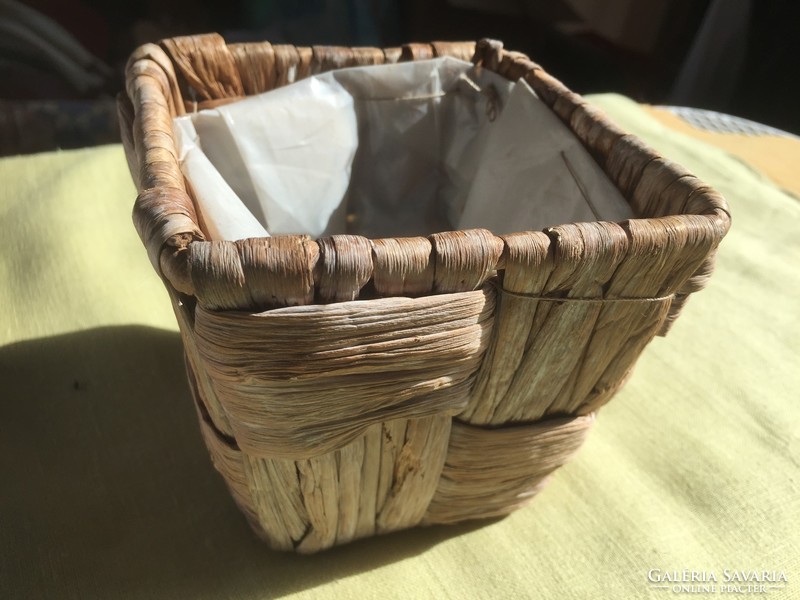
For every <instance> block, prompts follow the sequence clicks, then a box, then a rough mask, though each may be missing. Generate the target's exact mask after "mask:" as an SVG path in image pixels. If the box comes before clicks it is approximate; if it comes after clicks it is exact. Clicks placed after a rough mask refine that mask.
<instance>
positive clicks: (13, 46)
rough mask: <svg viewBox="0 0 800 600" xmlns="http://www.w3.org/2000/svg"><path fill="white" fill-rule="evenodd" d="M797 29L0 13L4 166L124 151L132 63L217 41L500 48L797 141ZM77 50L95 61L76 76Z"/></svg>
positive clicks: (603, 8)
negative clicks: (61, 152) (119, 97)
mask: <svg viewBox="0 0 800 600" xmlns="http://www.w3.org/2000/svg"><path fill="white" fill-rule="evenodd" d="M33 11H36V13H33ZM32 15H36V16H32ZM41 15H44V16H46V17H47V18H48V19H50V20H52V21H54V22H55V23H57V24H58V26H59V27H60V28H61V30H60V31H56V32H54V31H53V29H52V28H49V27H48V26H46V25H47V21H41V19H40V16H41ZM42 23H45V25H42ZM798 25H800V2H796V1H795V0H604V1H603V2H596V1H594V0H550V1H542V0H408V1H402V0H338V1H333V0H308V1H298V0H227V1H224V2H200V1H190V0H144V1H141V2H131V3H121V2H117V1H112V0H27V1H26V2H19V1H18V0H0V154H6V155H7V154H18V153H25V152H38V151H42V150H48V149H53V148H56V147H61V148H70V147H80V146H86V145H93V144H99V143H109V142H114V141H117V140H118V133H117V130H116V121H115V119H116V117H115V108H114V96H115V95H116V93H117V92H118V91H119V90H120V89H122V86H123V68H124V65H125V61H126V59H127V57H128V55H129V54H130V53H131V51H132V50H133V49H134V48H135V47H136V46H138V45H140V44H142V43H145V42H155V41H158V40H159V39H162V38H165V37H171V36H176V35H185V34H192V33H202V32H208V31H218V32H220V33H222V34H223V35H224V36H225V38H226V40H227V41H228V42H238V41H255V40H269V41H272V42H276V43H294V44H297V45H314V44H333V45H368V46H395V45H400V44H402V43H404V42H408V41H430V40H460V39H478V38H481V37H493V38H497V39H501V40H503V41H504V43H505V46H506V47H507V48H510V49H514V50H520V51H522V52H525V53H527V54H528V55H529V56H530V57H531V58H532V59H533V60H535V61H537V62H539V63H541V64H542V65H543V66H544V67H545V68H546V69H547V70H548V71H549V72H550V73H552V74H553V75H555V76H556V77H558V78H559V79H561V80H562V81H563V82H564V83H565V84H566V85H567V86H568V87H570V88H572V89H573V90H575V91H577V92H579V93H582V94H586V93H593V92H618V93H621V94H625V95H627V96H630V97H632V98H634V99H635V100H638V101H640V102H646V103H651V104H672V105H681V106H693V107H697V108H706V109H712V110H718V111H721V112H726V113H730V114H734V115H737V116H741V117H745V118H748V119H752V120H754V121H758V122H761V123H764V124H767V125H771V126H773V127H777V128H780V129H784V130H787V131H790V132H793V133H800V115H799V114H798V109H797V105H798V101H797V99H798V96H800V94H799V93H798V92H800V89H799V88H800V85H799V83H798V79H799V78H798V73H800V69H799V68H798V64H797V63H798V56H800V41H798V33H800V27H798ZM65 38H72V40H71V41H70V42H68V43H67V42H65V41H64V39H65ZM75 43H77V44H79V45H80V46H82V47H83V48H85V50H87V51H88V53H89V54H83V55H80V56H79V57H78V58H77V59H75V56H74V52H73V53H72V54H73V56H72V58H71V60H72V64H68V63H69V60H66V61H65V60H64V59H69V58H70V51H69V48H71V47H72V46H70V44H75ZM65 44H66V45H65ZM89 55H91V57H93V58H92V59H91V60H90V59H88V58H86V57H87V56H89ZM75 63H77V67H76V64H75Z"/></svg>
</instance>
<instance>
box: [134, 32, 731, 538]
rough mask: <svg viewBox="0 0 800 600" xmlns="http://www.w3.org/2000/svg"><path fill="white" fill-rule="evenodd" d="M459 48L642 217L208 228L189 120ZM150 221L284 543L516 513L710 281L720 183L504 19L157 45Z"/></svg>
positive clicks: (251, 482) (247, 495)
mask: <svg viewBox="0 0 800 600" xmlns="http://www.w3.org/2000/svg"><path fill="white" fill-rule="evenodd" d="M438 56H454V57H456V58H460V59H463V60H471V61H472V62H473V63H475V64H477V65H482V66H483V67H484V68H487V69H491V70H493V71H495V72H496V73H498V74H500V75H502V76H504V77H506V78H508V79H511V80H514V81H516V80H519V79H524V80H525V81H526V82H527V83H528V85H530V86H531V88H532V89H533V90H534V91H535V93H536V94H537V95H538V96H539V98H540V99H541V100H542V101H543V102H544V103H545V104H546V105H547V107H549V108H550V109H551V110H552V111H553V112H554V113H555V114H556V115H557V116H558V117H559V118H560V119H561V120H562V121H563V123H565V124H566V125H567V126H568V127H569V129H570V130H571V132H572V133H573V134H574V135H575V136H576V137H577V138H578V139H579V140H580V141H581V143H582V144H583V146H584V147H585V148H586V149H587V150H588V151H589V153H590V154H591V155H592V157H593V158H594V159H595V161H596V162H597V163H598V164H599V165H600V167H602V169H603V170H604V172H605V173H606V174H607V176H608V177H609V179H610V180H611V181H612V182H613V183H614V185H615V186H616V187H617V188H618V189H619V191H620V192H621V194H622V195H623V196H624V198H625V199H626V200H627V201H628V203H629V204H630V207H631V209H632V212H633V214H634V215H635V218H632V219H628V220H626V221H623V222H605V221H596V222H583V223H566V224H563V225H560V226H556V227H551V228H548V229H546V230H544V231H523V232H519V233H513V234H509V235H502V236H497V235H495V234H493V233H492V232H490V231H487V230H483V229H471V230H463V231H445V232H441V233H435V234H433V235H429V236H425V237H410V238H392V239H368V238H366V237H360V236H355V235H333V236H331V237H327V238H322V239H310V238H309V237H308V236H301V235H292V236H277V237H269V238H259V239H244V240H238V241H208V239H207V238H208V236H207V235H206V234H205V233H204V225H203V223H202V219H200V218H199V217H198V214H199V213H198V211H197V210H196V207H195V204H194V202H193V198H192V192H191V188H190V186H187V183H186V181H185V180H184V176H183V175H182V173H181V169H180V166H179V162H178V160H177V158H176V157H177V153H176V146H175V138H174V134H173V129H172V119H173V118H174V117H176V116H179V115H183V114H186V113H189V112H193V111H196V110H198V109H201V108H204V107H213V106H218V105H220V104H224V103H227V102H231V101H234V100H237V99H240V98H242V97H245V96H248V95H252V94H258V93H262V92H265V91H268V90H270V89H273V88H276V87H278V86H282V85H285V84H287V83H290V82H292V81H295V80H298V79H301V78H303V77H306V76H309V75H311V74H315V73H320V72H323V71H327V70H331V69H338V68H342V67H347V66H354V65H371V64H382V63H391V62H397V61H408V60H418V59H427V58H432V57H438ZM119 113H120V123H121V130H122V137H123V142H124V146H125V150H126V155H127V158H128V162H129V166H130V170H131V173H132V175H133V179H134V181H135V183H136V186H137V188H138V191H139V195H138V197H137V199H136V203H135V207H134V211H133V220H134V223H135V226H136V229H137V231H138V233H139V235H140V237H141V239H142V241H143V242H144V245H145V247H146V249H147V253H148V255H149V258H150V260H151V262H152V264H153V267H154V268H155V270H156V271H157V272H158V274H159V275H160V277H161V278H162V279H163V282H164V284H165V286H166V288H167V290H168V292H169V296H170V298H171V300H172V305H173V309H174V311H175V314H176V317H177V320H178V323H179V326H180V331H181V335H182V339H183V343H184V348H185V357H186V369H187V373H188V379H189V384H190V387H191V390H192V392H193V395H194V399H195V402H196V407H197V413H198V416H199V423H200V429H201V432H202V436H203V439H204V440H205V443H206V445H207V447H208V450H209V452H210V454H211V458H212V460H213V463H214V465H215V467H216V469H217V470H218V471H219V472H220V473H221V474H222V476H223V477H224V479H225V482H226V483H227V486H228V488H229V489H230V492H231V494H232V496H233V499H234V500H235V502H236V503H237V505H238V506H239V508H240V509H241V511H242V512H243V513H244V514H245V516H246V517H247V519H248V521H249V522H250V524H251V525H252V527H253V529H254V530H255V531H256V532H257V533H258V534H259V535H260V536H261V537H262V538H263V539H265V540H266V541H267V542H268V543H269V544H270V545H271V546H272V547H274V548H276V549H282V550H294V551H298V552H315V551H319V550H321V549H325V548H329V547H332V546H334V545H338V544H343V543H346V542H349V541H351V540H355V539H358V538H363V537H367V536H372V535H376V534H381V533H386V532H391V531H395V530H399V529H403V528H408V527H412V526H416V525H420V524H436V523H454V522H458V521H462V520H468V519H477V518H485V517H492V516H498V515H504V514H507V513H509V512H511V511H513V510H515V509H517V508H519V507H521V506H523V505H524V504H526V503H527V502H528V501H529V500H530V499H531V498H532V497H533V496H534V495H535V494H536V493H537V492H538V491H539V490H540V489H541V488H542V487H543V485H544V484H545V482H546V480H547V478H548V477H549V476H550V474H551V473H553V471H555V470H556V469H557V468H558V467H559V466H561V465H563V464H564V463H565V462H566V461H567V460H568V459H569V458H570V457H571V456H572V455H573V454H574V453H575V452H576V450H577V449H578V448H579V447H580V445H581V443H582V442H583V440H584V438H585V436H586V434H587V432H588V430H589V428H590V426H591V424H592V422H593V420H594V418H595V414H596V413H597V411H598V409H600V408H601V407H602V406H603V405H604V404H605V403H606V402H608V401H609V400H610V399H611V397H612V396H613V395H614V394H615V393H616V392H617V390H619V389H620V387H621V386H622V385H623V383H624V382H625V381H626V379H627V378H628V376H629V375H630V373H631V370H632V368H633V366H634V363H635V362H636V359H637V357H638V356H639V354H640V353H641V352H642V350H643V349H644V347H645V346H646V345H647V344H648V342H649V341H650V340H651V339H652V338H653V337H654V336H655V335H664V334H665V333H666V332H667V330H668V329H669V327H670V325H671V323H672V322H673V321H674V320H675V318H676V317H677V316H678V314H679V312H680V311H681V309H682V308H683V306H684V304H685V303H686V300H687V298H688V297H689V295H690V294H692V293H693V292H696V291H698V290H700V289H701V288H702V287H703V286H704V285H705V283H706V282H707V280H708V278H709V276H710V274H711V271H712V269H713V261H714V255H715V252H716V249H717V246H718V244H719V243H720V241H721V239H722V238H723V236H724V235H725V233H726V232H727V230H728V228H729V226H730V214H729V210H728V207H727V204H726V202H725V200H724V199H723V198H722V196H721V195H720V194H719V193H717V192H716V191H714V190H713V189H711V188H710V187H709V186H707V185H706V184H704V183H703V182H702V181H700V180H699V179H697V178H696V177H695V176H693V175H692V174H691V173H689V172H688V171H686V170H685V169H684V168H683V167H681V166H680V165H678V164H675V163H673V162H671V161H670V160H668V159H666V158H664V157H662V156H660V155H659V154H658V153H656V152H655V151H654V150H652V149H651V148H649V147H648V146H647V145H645V144H644V143H642V142H641V141H640V140H639V139H637V138H636V137H635V136H633V135H630V134H626V133H625V132H624V131H622V130H620V129H619V128H618V127H617V126H615V125H614V124H613V123H611V122H610V121H609V120H608V119H607V118H606V117H605V116H604V115H603V114H602V112H600V111H599V110H597V109H596V108H593V107H592V106H590V105H589V104H587V103H586V102H585V101H584V100H583V99H582V98H581V97H580V96H579V95H577V94H575V93H573V92H571V91H570V90H569V89H567V88H566V87H565V86H564V85H563V84H562V83H560V82H559V81H558V80H556V79H554V78H553V77H551V76H550V75H548V74H547V72H545V71H544V69H542V67H540V66H539V65H537V64H536V63H534V62H531V60H530V59H528V57H527V56H525V55H523V54H520V53H517V52H510V51H507V50H504V49H503V47H502V44H500V43H499V42H496V41H492V40H481V41H480V42H478V43H477V44H476V43H471V42H469V43H468V42H464V43H460V42H459V43H455V42H434V43H430V44H408V45H406V46H403V47H402V48H386V49H377V48H339V47H313V48H301V47H295V46H291V45H271V44H269V43H266V42H265V43H247V44H230V45H226V43H225V42H224V40H223V39H222V38H221V37H220V36H218V35H213V34H211V35H200V36H191V37H181V38H174V39H168V40H164V41H162V42H161V43H160V44H158V45H155V44H149V45H145V46H143V47H141V48H139V49H138V50H137V51H136V52H135V53H134V54H133V56H132V57H131V59H130V61H129V63H128V65H127V72H126V91H125V92H124V93H123V94H121V95H120V98H119Z"/></svg>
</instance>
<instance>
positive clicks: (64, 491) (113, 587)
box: [0, 326, 484, 599]
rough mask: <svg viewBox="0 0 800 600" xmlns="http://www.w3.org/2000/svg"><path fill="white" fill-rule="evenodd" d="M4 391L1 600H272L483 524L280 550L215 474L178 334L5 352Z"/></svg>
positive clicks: (47, 341) (36, 343)
mask: <svg viewBox="0 0 800 600" xmlns="http://www.w3.org/2000/svg"><path fill="white" fill-rule="evenodd" d="M0 390H2V391H1V392H0V393H1V394H2V399H1V400H0V409H1V410H2V413H3V419H2V425H0V444H1V445H2V450H0V478H2V481H3V487H4V490H3V492H2V494H0V515H2V518H0V555H2V559H3V560H2V562H3V563H5V564H4V567H5V568H4V569H3V570H4V571H5V573H4V574H3V577H0V597H4V598H8V597H59V598H69V597H83V598H85V597H97V598H115V597H126V598H131V597H140V596H141V597H148V598H160V597H163V598H198V599H199V598H222V597H237V598H255V597H258V598H266V597H272V598H276V597H280V596H283V595H285V594H289V593H292V592H297V591H300V590H303V589H309V588H313V587H315V586H317V585H320V584H322V583H325V582H327V581H331V580H334V579H339V578H343V577H347V576H349V575H354V574H357V573H361V572H365V571H369V570H372V569H375V568H378V567H380V566H381V565H384V564H387V563H390V562H393V561H397V560H401V559H403V558H406V557H409V556H413V555H415V554H419V553H422V552H424V551H425V550H427V549H428V548H430V547H432V546H433V545H435V544H437V543H439V542H442V541H444V540H446V539H448V538H450V537H453V536H457V535H461V534H463V533H465V532H467V531H471V530H473V529H476V528H477V527H480V526H482V525H483V524H484V523H478V524H469V525H463V526H451V527H431V528H419V529H414V530H410V531H405V532H400V533H396V534H392V535H390V536H385V537H380V538H373V539H370V540H363V541H360V542H356V543H354V544H350V545H348V546H344V547H342V548H339V549H334V550H333V551H329V552H325V553H322V554H318V555H315V556H310V557H304V556H297V555H292V554H284V553H276V552H272V551H270V550H269V549H267V548H266V546H265V545H264V544H263V543H262V542H260V541H259V540H258V539H257V538H256V537H255V535H254V534H252V533H251V531H250V529H249V528H248V526H247V524H246V522H245V520H244V517H243V516H242V515H240V513H239V512H238V510H237V509H236V507H235V505H234V504H233V501H232V500H231V499H230V497H229V495H228V492H227V489H226V488H225V486H224V484H223V482H222V479H221V477H219V476H218V475H217V473H216V472H215V471H214V469H213V467H212V465H211V461H210V459H209V457H208V454H207V452H206V449H205V447H204V446H203V443H202V441H201V438H200V433H199V430H198V426H197V422H196V416H195V409H194V407H193V405H192V399H191V396H190V394H189V390H188V388H187V385H186V381H185V376H184V370H183V357H182V349H181V341H180V337H179V335H178V334H177V333H175V332H171V331H164V330H159V329H152V328H147V327H140V326H124V327H106V328H98V329H91V330H87V331H82V332H78V333H71V334H66V335H60V336H56V337H52V338H44V339H37V340H31V341H25V342H19V343H16V344H11V345H8V346H5V347H2V348H0ZM6 586H8V588H7V589H5V588H6Z"/></svg>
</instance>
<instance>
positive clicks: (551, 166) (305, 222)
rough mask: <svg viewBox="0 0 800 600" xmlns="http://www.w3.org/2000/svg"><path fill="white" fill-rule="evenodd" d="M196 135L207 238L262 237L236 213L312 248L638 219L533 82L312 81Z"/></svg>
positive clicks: (398, 71) (202, 119)
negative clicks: (307, 240) (328, 240)
mask: <svg viewBox="0 0 800 600" xmlns="http://www.w3.org/2000/svg"><path fill="white" fill-rule="evenodd" d="M187 128H193V129H191V133H190V134H188V135H186V134H184V135H179V136H178V142H179V144H178V149H179V154H180V155H181V158H182V167H183V172H184V174H185V175H186V177H187V180H188V181H189V182H190V183H191V188H192V190H193V191H194V196H195V200H196V202H197V204H198V208H199V210H200V212H201V213H202V215H203V219H204V222H205V224H206V226H207V227H206V228H207V233H208V234H209V237H210V238H211V239H231V240H234V239H239V238H242V237H248V236H249V235H250V234H251V233H252V231H251V230H250V229H248V228H247V227H241V228H239V227H238V226H237V222H236V220H235V218H233V217H231V218H229V217H228V216H224V217H218V216H217V215H219V214H220V213H221V212H224V211H226V210H227V208H228V207H229V206H232V205H240V204H243V205H244V206H245V207H246V208H247V209H248V210H249V212H250V214H252V215H253V216H255V217H256V219H257V220H258V221H259V222H260V224H261V225H262V226H263V227H264V228H265V231H264V234H266V232H269V234H270V235H281V234H309V235H311V236H312V237H321V236H328V235H335V234H356V235H362V236H366V237H371V238H385V237H396V236H414V235H429V234H432V233H435V232H438V231H449V230H459V229H469V228H476V227H482V228H486V229H489V230H491V231H493V232H494V233H496V234H503V233H511V232H513V231H517V230H520V229H522V230H537V229H543V228H545V227H550V226H555V225H560V224H563V223H571V222H585V221H593V220H607V221H621V220H624V219H626V218H629V217H631V216H632V211H631V209H630V206H629V205H628V204H627V202H626V201H625V200H624V199H623V198H622V196H621V194H620V193H619V191H618V190H617V189H616V187H615V186H614V185H613V183H612V182H611V181H610V180H609V179H608V177H607V176H606V175H605V173H604V172H603V171H602V169H601V168H600V167H599V166H598V165H597V163H596V162H595V161H594V160H593V159H592V157H591V156H590V154H589V153H588V152H587V151H586V150H585V148H583V146H582V145H581V143H580V141H579V140H578V139H577V138H576V137H575V135H574V134H573V133H572V132H571V131H570V130H569V128H568V127H566V126H565V125H564V124H563V123H562V122H561V121H560V120H559V119H558V118H557V117H556V116H555V115H554V114H553V113H552V111H551V110H550V109H549V108H547V107H546V106H545V105H544V103H543V102H542V101H541V100H540V99H539V98H538V97H537V96H536V94H535V92H533V90H531V88H530V87H529V86H528V85H527V84H526V83H525V82H524V81H518V82H517V83H514V82H512V81H509V80H508V79H506V78H504V77H502V76H501V75H499V74H497V73H494V72H492V71H490V70H488V69H483V68H479V67H474V66H472V65H471V64H470V63H467V62H464V61H459V60H456V59H453V58H450V57H444V58H438V59H432V60H426V61H417V62H413V63H401V64H392V65H380V66H368V67H354V68H346V69H341V70H336V71H331V72H328V73H324V74H320V75H315V76H313V77H311V78H309V79H305V80H303V81H301V82H297V83H294V84H292V85H290V86H288V87H284V88H282V89H280V90H277V91H272V92H270V93H267V94H262V95H257V96H254V97H250V98H248V99H246V100H242V101H239V102H235V103H231V104H228V105H225V106H222V107H218V108H212V109H208V110H203V111H200V112H197V113H193V114H191V115H188V116H185V117H180V118H179V119H178V120H177V121H176V129H177V130H178V131H189V129H187ZM190 136H191V140H189V137H190ZM187 140H189V141H187ZM187 148H188V151H187ZM198 154H204V155H205V156H198ZM206 159H207V160H206ZM192 161H194V162H195V163H196V165H192V164H188V163H191V162H192ZM201 161H202V162H201ZM209 170H216V172H217V173H219V177H216V176H215V178H210V177H209V173H208V171H209ZM228 214H232V213H230V212H228V213H226V215H228ZM245 218H246V215H245ZM258 232H259V230H256V233H258Z"/></svg>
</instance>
